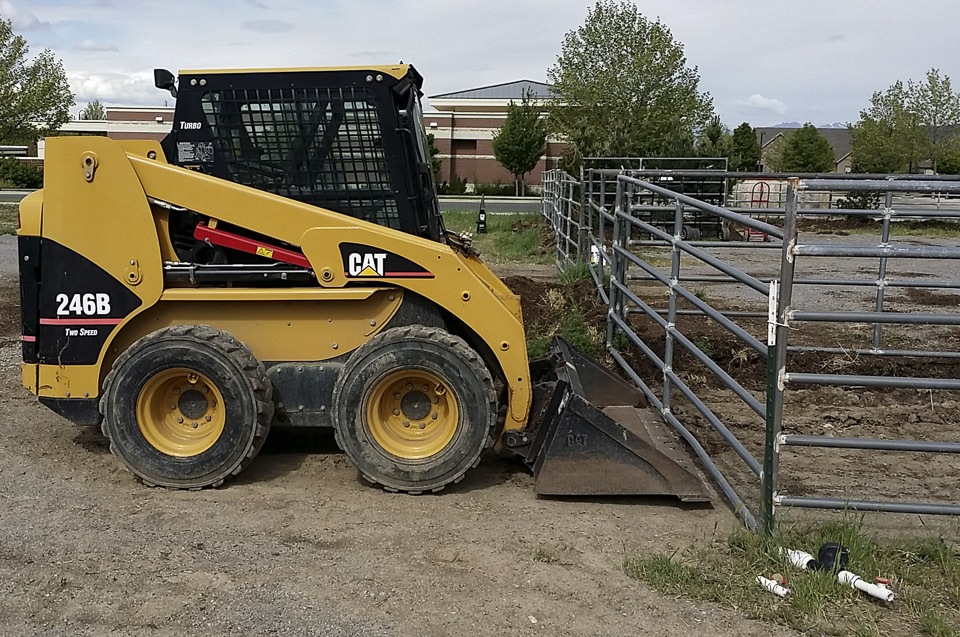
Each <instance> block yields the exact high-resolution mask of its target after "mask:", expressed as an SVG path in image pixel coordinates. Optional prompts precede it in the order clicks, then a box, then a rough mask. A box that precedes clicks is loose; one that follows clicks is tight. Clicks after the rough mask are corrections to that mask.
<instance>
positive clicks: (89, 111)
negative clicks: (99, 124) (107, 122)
mask: <svg viewBox="0 0 960 637" xmlns="http://www.w3.org/2000/svg"><path fill="white" fill-rule="evenodd" d="M80 114H81V115H82V116H83V119H107V109H106V108H104V107H103V104H101V103H100V100H93V101H92V102H89V103H87V107H86V108H85V109H83V110H82V111H80Z"/></svg>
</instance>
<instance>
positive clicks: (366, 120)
mask: <svg viewBox="0 0 960 637" xmlns="http://www.w3.org/2000/svg"><path fill="white" fill-rule="evenodd" d="M154 75H155V80H156V85H157V87H158V88H162V89H167V90H170V91H171V94H173V95H174V96H175V97H176V98H177V105H176V111H175V114H174V120H173V130H172V131H171V133H170V134H169V135H168V136H167V137H166V138H165V139H164V140H163V142H162V146H163V151H164V153H165V154H166V157H167V161H168V162H170V163H171V164H175V165H178V166H182V167H185V168H190V169H193V170H198V171H200V172H203V173H206V174H209V175H213V176H216V177H220V178H221V179H229V180H231V181H235V182H237V183H239V184H243V185H245V186H250V187H253V188H257V189H258V190H263V191H266V192H271V193H274V194H277V195H281V196H284V197H290V198H291V199H296V200H298V201H302V202H305V203H309V204H312V205H315V206H320V207H323V208H326V209H328V210H333V211H335V212H339V213H342V214H345V215H350V216H351V217H356V218H358V219H363V220H364V221H369V222H372V223H376V224H379V225H381V226H386V227H388V228H393V229H395V230H400V231H403V232H407V233H410V234H414V235H418V236H421V237H425V238H429V239H432V240H434V241H444V240H445V233H444V231H443V226H442V221H441V219H440V212H439V208H438V206H437V200H436V190H435V188H434V183H433V175H432V173H431V171H430V159H429V157H428V156H427V152H428V151H427V142H426V133H425V131H424V129H423V114H422V111H421V106H420V97H421V92H420V88H421V86H422V84H423V78H422V77H421V76H420V74H419V73H417V71H416V69H414V68H413V66H410V65H405V64H401V65H396V66H384V67H337V68H316V69H275V70H274V69H251V70H211V71H181V72H180V78H179V82H178V83H176V84H175V83H174V81H173V75H172V74H171V73H170V72H169V71H165V70H163V69H157V70H156V71H155V72H154Z"/></svg>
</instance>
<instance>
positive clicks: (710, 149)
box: [696, 115, 733, 158]
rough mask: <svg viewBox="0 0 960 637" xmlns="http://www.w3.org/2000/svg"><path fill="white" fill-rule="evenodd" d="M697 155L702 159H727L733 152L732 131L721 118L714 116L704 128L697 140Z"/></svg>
mask: <svg viewBox="0 0 960 637" xmlns="http://www.w3.org/2000/svg"><path fill="white" fill-rule="evenodd" d="M696 150H697V155H698V156H700V157H727V158H729V157H730V155H731V153H732V152H733V139H732V138H731V136H730V129H728V128H727V127H726V126H724V125H723V122H722V121H720V116H719V115H715V116H713V117H712V118H711V119H710V121H709V122H707V125H706V126H704V128H703V131H701V133H700V137H699V138H698V139H697V147H696Z"/></svg>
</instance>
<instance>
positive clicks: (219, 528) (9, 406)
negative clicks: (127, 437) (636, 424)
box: [0, 237, 792, 637]
mask: <svg viewBox="0 0 960 637" xmlns="http://www.w3.org/2000/svg"><path fill="white" fill-rule="evenodd" d="M0 240H3V243H0V247H3V246H6V245H7V242H6V241H5V238H2V237H0ZM0 254H3V250H0ZM0 263H5V261H0ZM0 296H2V298H3V303H2V305H0V307H2V308H4V310H7V311H5V312H4V313H3V322H2V328H3V329H2V333H0V415H2V417H0V484H2V485H3V489H2V490H0V511H2V513H0V634H3V635H51V636H59V635H162V636H163V635H170V636H174V635H176V636H179V635H236V634H271V635H372V636H377V635H401V636H403V635H411V636H414V635H416V636H420V635H426V636H434V635H436V636H441V635H442V636H446V635H468V636H470V637H478V636H483V635H491V636H493V635H496V636H498V637H499V636H513V635H570V636H580V635H604V636H606V635H621V634H651V633H655V634H659V635H667V636H686V635H689V634H691V633H697V634H699V633H709V634H712V635H717V636H723V635H730V636H733V635H757V636H758V637H759V636H761V635H763V636H768V635H779V634H792V633H790V632H789V631H785V630H783V629H780V628H778V627H771V626H768V625H765V624H761V623H758V622H752V621H749V620H746V619H744V618H743V617H741V616H740V615H738V614H737V613H736V612H733V611H730V610H726V609H720V608H717V607H714V606H711V605H706V604H695V603H692V602H688V601H684V600H678V599H674V598H671V597H665V596H662V595H659V594H657V593H655V592H653V591H651V590H650V589H648V588H647V587H646V586H644V585H643V584H641V583H639V582H636V581H634V580H632V579H630V578H628V577H626V576H625V575H624V574H623V572H622V571H621V568H620V567H621V564H622V561H623V559H624V557H626V556H629V555H633V554H635V553H636V552H638V551H654V550H656V551H672V550H678V549H679V550H682V549H684V548H686V547H688V546H691V545H694V544H697V545H702V544H703V543H704V542H705V541H709V539H710V538H712V537H715V536H716V535H717V534H720V535H722V534H725V533H726V532H727V530H728V529H730V528H732V526H733V525H734V524H736V522H735V518H734V516H733V515H732V514H731V513H730V511H729V510H728V509H727V508H726V507H725V506H724V505H723V504H722V502H720V501H719V500H717V501H716V506H715V507H710V506H685V505H680V504H679V503H677V502H675V501H673V500H660V499H607V500H599V501H597V500H594V501H588V500H582V501H581V500H571V499H538V498H537V497H536V496H535V495H534V493H533V480H532V478H531V477H530V475H529V474H527V473H526V472H525V471H524V470H523V469H522V468H521V467H520V466H519V465H518V464H516V463H514V462H508V461H505V460H501V459H498V458H495V457H492V456H491V457H487V458H485V459H484V461H483V462H482V463H481V465H480V467H478V468H477V469H475V470H473V471H471V472H470V473H469V474H468V475H467V477H466V478H465V479H464V480H463V481H462V482H461V483H460V484H458V485H455V486H454V487H452V488H448V489H446V490H445V491H444V492H442V493H441V494H438V495H430V496H407V495H398V494H389V493H385V492H383V491H381V490H379V489H375V488H371V487H368V486H366V485H365V484H363V483H362V482H361V481H359V480H358V477H357V473H356V471H355V470H354V469H353V468H352V466H350V464H349V463H348V462H347V460H346V459H345V457H344V456H343V454H342V453H340V452H339V451H338V450H337V449H336V445H335V443H334V441H333V437H332V435H330V433H329V432H324V431H317V432H309V431H290V430H287V431H284V430H275V431H273V432H271V435H270V438H269V439H268V441H267V443H266V446H265V448H264V450H263V451H262V452H261V454H260V456H259V457H258V458H257V460H256V461H255V462H254V463H253V464H252V466H251V467H250V468H249V469H248V470H247V471H246V472H245V473H244V474H242V475H241V476H240V477H239V478H238V479H236V480H234V481H232V482H230V483H228V484H227V485H226V486H225V487H224V488H220V489H214V490H204V491H200V492H179V491H167V490H163V489H150V488H147V487H144V486H143V485H141V484H139V483H138V482H137V481H136V480H135V479H134V478H133V476H132V475H131V474H129V473H127V472H126V471H125V470H124V469H122V468H121V466H120V463H119V462H118V461H117V460H116V459H114V458H113V457H112V456H111V455H110V453H109V450H108V446H107V441H106V440H105V439H104V438H103V437H102V436H101V435H100V433H99V431H97V430H96V429H92V428H79V427H76V426H74V425H72V424H70V423H68V422H67V421H65V420H63V419H61V418H59V417H58V416H56V415H55V414H54V413H53V412H51V411H50V410H48V409H46V408H44V407H42V406H41V405H40V404H38V402H37V401H36V399H35V398H34V397H33V396H31V395H29V394H28V393H27V392H26V391H25V390H24V389H23V388H22V387H21V386H20V373H19V367H18V363H19V342H18V336H19V334H18V331H19V325H18V324H17V321H16V320H15V318H14V317H15V316H16V312H17V311H18V310H17V307H16V303H17V295H16V287H15V278H14V277H11V276H10V275H9V274H3V275H0ZM538 555H540V556H541V559H537V556H538ZM543 555H548V556H549V558H547V559H546V560H544V559H542V556H543Z"/></svg>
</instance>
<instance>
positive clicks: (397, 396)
mask: <svg viewBox="0 0 960 637" xmlns="http://www.w3.org/2000/svg"><path fill="white" fill-rule="evenodd" d="M393 398H394V400H400V392H397V393H396V394H394V395H393Z"/></svg>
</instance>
